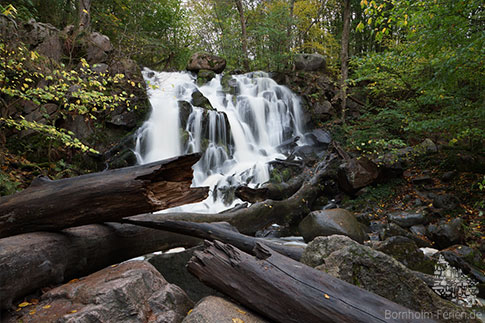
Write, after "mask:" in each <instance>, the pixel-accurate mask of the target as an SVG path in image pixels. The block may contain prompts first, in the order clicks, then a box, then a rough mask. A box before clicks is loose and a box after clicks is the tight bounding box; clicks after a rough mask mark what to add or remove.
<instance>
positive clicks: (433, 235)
mask: <svg viewBox="0 0 485 323" xmlns="http://www.w3.org/2000/svg"><path fill="white" fill-rule="evenodd" d="M427 231H428V238H430V239H431V240H432V241H434V242H435V243H436V246H437V247H438V248H440V249H442V248H447V247H450V246H452V245H454V244H460V243H462V242H463V240H464V238H465V232H464V230H463V220H462V219H460V218H456V219H453V220H451V221H449V220H446V219H441V220H440V221H438V222H437V223H433V224H430V225H428V229H427Z"/></svg>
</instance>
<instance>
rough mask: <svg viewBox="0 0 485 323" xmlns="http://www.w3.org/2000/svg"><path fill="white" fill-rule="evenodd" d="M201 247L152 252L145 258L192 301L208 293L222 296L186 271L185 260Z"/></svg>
mask: <svg viewBox="0 0 485 323" xmlns="http://www.w3.org/2000/svg"><path fill="white" fill-rule="evenodd" d="M201 249H202V247H194V248H190V249H187V250H185V251H182V252H177V253H164V254H153V255H150V256H149V257H148V259H147V260H148V262H149V263H151V264H152V265H153V266H154V267H155V268H156V269H157V270H158V271H159V272H160V273H161V274H162V276H163V277H164V278H165V279H166V280H167V281H168V282H169V283H171V284H175V285H177V286H179V287H180V288H182V289H183V290H184V291H185V292H186V293H187V295H188V296H189V297H190V299H191V300H193V301H194V302H198V301H199V300H200V299H202V298H204V297H206V296H210V295H218V296H222V295H221V294H220V293H219V292H217V291H215V290H214V289H212V288H210V287H207V286H206V285H204V284H203V283H201V282H200V280H198V279H197V278H196V277H195V276H194V275H192V274H190V273H189V272H188V271H187V268H186V265H187V262H188V261H189V260H190V258H192V256H193V254H194V251H196V250H201Z"/></svg>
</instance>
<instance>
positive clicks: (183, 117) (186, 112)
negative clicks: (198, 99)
mask: <svg viewBox="0 0 485 323" xmlns="http://www.w3.org/2000/svg"><path fill="white" fill-rule="evenodd" d="M177 103H178V106H179V119H180V126H181V127H182V129H185V127H186V126H187V120H188V119H189V116H190V114H191V113H192V105H191V104H190V103H189V102H187V101H182V100H180V101H178V102H177Z"/></svg>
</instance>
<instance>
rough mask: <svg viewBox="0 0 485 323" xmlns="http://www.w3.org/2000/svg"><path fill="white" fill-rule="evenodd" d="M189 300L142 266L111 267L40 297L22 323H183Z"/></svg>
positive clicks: (146, 267) (149, 269)
mask: <svg viewBox="0 0 485 323" xmlns="http://www.w3.org/2000/svg"><path fill="white" fill-rule="evenodd" d="M192 305H193V303H192V301H191V300H190V299H189V298H188V297H187V295H186V294H185V293H184V291H183V290H181V289H180V288H179V287H177V286H175V285H172V284H169V283H167V281H165V279H164V278H163V277H162V275H160V273H159V272H158V271H156V269H155V268H154V267H153V266H152V265H150V264H149V263H147V262H145V261H131V262H126V263H123V264H120V265H117V266H111V267H108V268H105V269H103V270H101V271H98V272H96V273H94V274H91V275H89V276H87V277H85V278H82V279H80V280H79V281H75V282H71V283H68V284H65V285H62V286H59V287H56V288H54V289H51V290H50V291H48V292H47V293H45V294H44V295H42V299H41V302H40V303H39V304H38V305H37V306H36V308H35V311H33V314H32V312H30V313H31V314H26V315H24V316H23V317H22V318H20V319H21V321H23V322H133V323H135V322H181V321H182V319H183V318H184V317H185V315H186V313H187V311H188V310H189V309H190V308H191V307H192Z"/></svg>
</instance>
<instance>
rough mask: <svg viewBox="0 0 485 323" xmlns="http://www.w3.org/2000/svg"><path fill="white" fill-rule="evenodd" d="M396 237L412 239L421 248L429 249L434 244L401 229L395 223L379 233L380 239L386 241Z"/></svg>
mask: <svg viewBox="0 0 485 323" xmlns="http://www.w3.org/2000/svg"><path fill="white" fill-rule="evenodd" d="M395 236H404V237H407V238H409V239H412V240H413V241H414V242H416V244H417V245H418V247H420V248H427V247H431V246H432V243H431V242H430V241H428V240H427V239H425V238H424V237H421V236H418V235H414V234H412V233H411V232H409V231H407V230H405V229H403V228H401V227H400V226H399V225H397V224H395V223H389V224H388V225H386V226H385V227H384V228H383V229H382V231H381V232H380V233H379V237H380V238H381V240H386V239H387V238H389V237H395Z"/></svg>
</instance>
